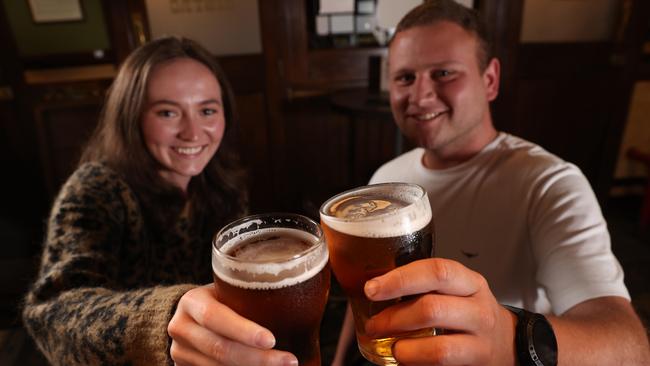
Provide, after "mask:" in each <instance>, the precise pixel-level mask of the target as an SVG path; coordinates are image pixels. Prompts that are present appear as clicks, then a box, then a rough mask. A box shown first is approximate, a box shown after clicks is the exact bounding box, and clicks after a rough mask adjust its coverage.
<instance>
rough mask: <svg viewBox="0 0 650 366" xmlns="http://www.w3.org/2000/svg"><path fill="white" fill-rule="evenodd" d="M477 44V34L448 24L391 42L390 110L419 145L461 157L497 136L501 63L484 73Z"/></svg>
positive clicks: (410, 31) (414, 31)
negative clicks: (493, 106)
mask: <svg viewBox="0 0 650 366" xmlns="http://www.w3.org/2000/svg"><path fill="white" fill-rule="evenodd" d="M477 45H478V42H477V40H476V37H475V36H474V35H473V34H471V33H469V32H467V31H465V30H464V29H463V28H461V27H460V26H458V25H457V24H455V23H452V22H447V21H440V22H437V23H434V24H432V25H427V26H419V27H414V28H411V29H408V30H405V31H402V32H400V33H398V34H397V35H396V36H395V39H393V41H392V43H391V45H390V50H389V61H388V62H389V78H390V102H391V108H392V110H393V116H394V117H395V121H396V123H397V125H398V126H399V128H400V129H401V130H402V133H404V135H405V136H406V137H407V138H409V139H411V140H413V141H415V142H417V143H418V145H419V146H422V147H424V148H425V149H427V150H436V151H445V150H447V151H450V152H454V151H457V152H461V153H462V152H463V151H466V150H469V149H471V148H472V147H474V146H473V145H477V144H481V141H483V140H485V138H486V134H491V133H493V131H494V130H493V127H492V120H491V117H490V111H489V101H492V100H493V99H494V98H496V96H497V92H498V78H499V63H498V61H497V60H495V59H494V60H492V61H491V62H490V63H489V64H488V66H487V68H486V69H485V70H484V71H483V72H481V70H480V69H479V65H478V58H477ZM481 147H482V146H481Z"/></svg>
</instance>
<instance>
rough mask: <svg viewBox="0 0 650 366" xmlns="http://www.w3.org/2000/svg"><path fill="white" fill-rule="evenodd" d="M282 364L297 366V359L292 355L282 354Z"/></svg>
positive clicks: (284, 365)
mask: <svg viewBox="0 0 650 366" xmlns="http://www.w3.org/2000/svg"><path fill="white" fill-rule="evenodd" d="M282 365H283V366H298V359H296V358H295V357H294V356H284V357H283V358H282Z"/></svg>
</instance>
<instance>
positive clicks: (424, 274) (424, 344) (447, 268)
mask: <svg viewBox="0 0 650 366" xmlns="http://www.w3.org/2000/svg"><path fill="white" fill-rule="evenodd" d="M365 293H366V296H367V297H368V298H369V299H370V300H373V301H381V300H388V299H394V298H399V297H403V296H409V295H420V296H418V297H417V298H416V299H413V300H408V301H403V302H400V303H398V304H396V305H394V306H391V307H389V308H388V309H385V310H384V311H382V312H381V313H379V314H377V315H375V316H374V317H372V318H371V319H370V321H369V322H368V323H367V324H366V331H367V332H368V334H369V335H371V336H375V337H376V336H383V335H386V336H388V335H394V334H396V333H401V332H405V331H411V330H416V329H421V328H429V327H435V328H443V329H445V334H444V335H438V336H431V337H424V338H407V339H402V340H399V341H398V342H396V343H395V346H394V348H393V352H394V356H395V358H396V359H397V360H398V361H399V363H400V365H498V366H508V365H515V346H514V329H515V325H516V317H515V316H514V314H512V313H511V312H510V311H508V310H506V309H505V308H504V307H502V306H501V305H499V304H498V303H497V301H496V299H495V298H494V295H493V294H492V292H491V291H490V288H489V286H488V283H487V281H486V280H485V278H483V276H481V275H480V274H478V273H476V272H474V271H472V270H470V269H468V268H466V267H464V266H463V265H461V264H460V263H458V262H455V261H451V260H447V259H441V258H431V259H424V260H420V261H415V262H412V263H409V264H407V265H404V266H402V267H399V268H396V269H394V270H393V271H391V272H388V273H386V274H384V275H382V276H379V277H376V278H374V279H372V280H370V281H368V282H367V283H366V286H365Z"/></svg>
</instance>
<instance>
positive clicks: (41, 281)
mask: <svg viewBox="0 0 650 366" xmlns="http://www.w3.org/2000/svg"><path fill="white" fill-rule="evenodd" d="M105 173H106V172H105V171H104V170H103V169H102V167H101V166H88V165H87V166H84V167H82V168H80V170H78V171H77V172H75V174H73V176H72V177H71V178H70V179H69V180H68V182H67V183H66V185H65V186H64V187H63V189H62V191H61V193H60V194H59V196H58V197H57V199H56V201H55V203H54V206H53V209H52V212H51V216H50V219H49V223H48V231H47V235H46V239H45V244H44V249H43V256H42V260H41V267H40V273H39V275H38V278H37V279H36V281H35V283H34V284H33V286H32V287H31V289H30V291H29V293H28V294H27V296H26V298H25V306H24V310H23V321H24V325H25V327H26V329H27V330H28V332H29V333H30V335H31V336H32V337H33V339H34V340H35V343H36V344H37V346H38V348H39V349H40V350H41V352H42V353H43V354H44V355H45V357H46V358H47V359H48V360H49V361H50V363H51V364H54V365H112V364H120V365H126V364H130V365H164V364H169V363H170V362H171V360H170V358H169V352H168V348H169V337H168V335H167V324H168V322H169V320H170V319H171V316H172V312H173V311H174V309H175V306H176V303H177V302H178V300H179V298H180V297H181V296H182V295H183V294H184V293H185V292H187V291H188V290H189V289H191V288H193V287H195V285H192V284H182V285H175V286H160V287H150V288H128V289H125V288H123V287H122V286H120V285H118V281H117V277H118V270H117V268H119V265H120V263H119V260H120V257H119V254H118V253H119V252H120V241H121V239H122V233H123V230H125V229H124V228H125V222H124V220H125V215H124V212H123V211H124V209H125V207H124V206H123V205H120V204H119V202H120V201H121V194H123V193H124V192H123V191H121V190H120V189H119V185H118V186H117V188H110V189H108V187H107V186H106V185H105V184H102V179H97V177H98V175H99V176H101V175H103V174H105Z"/></svg>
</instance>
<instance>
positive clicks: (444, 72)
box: [433, 70, 454, 79]
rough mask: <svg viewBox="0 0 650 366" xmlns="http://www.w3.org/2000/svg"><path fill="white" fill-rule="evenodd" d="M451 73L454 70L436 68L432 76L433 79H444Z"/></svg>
mask: <svg viewBox="0 0 650 366" xmlns="http://www.w3.org/2000/svg"><path fill="white" fill-rule="evenodd" d="M453 74H454V72H453V71H450V70H436V71H434V72H433V77H434V78H435V79H444V78H448V77H450V76H452V75H453Z"/></svg>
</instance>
